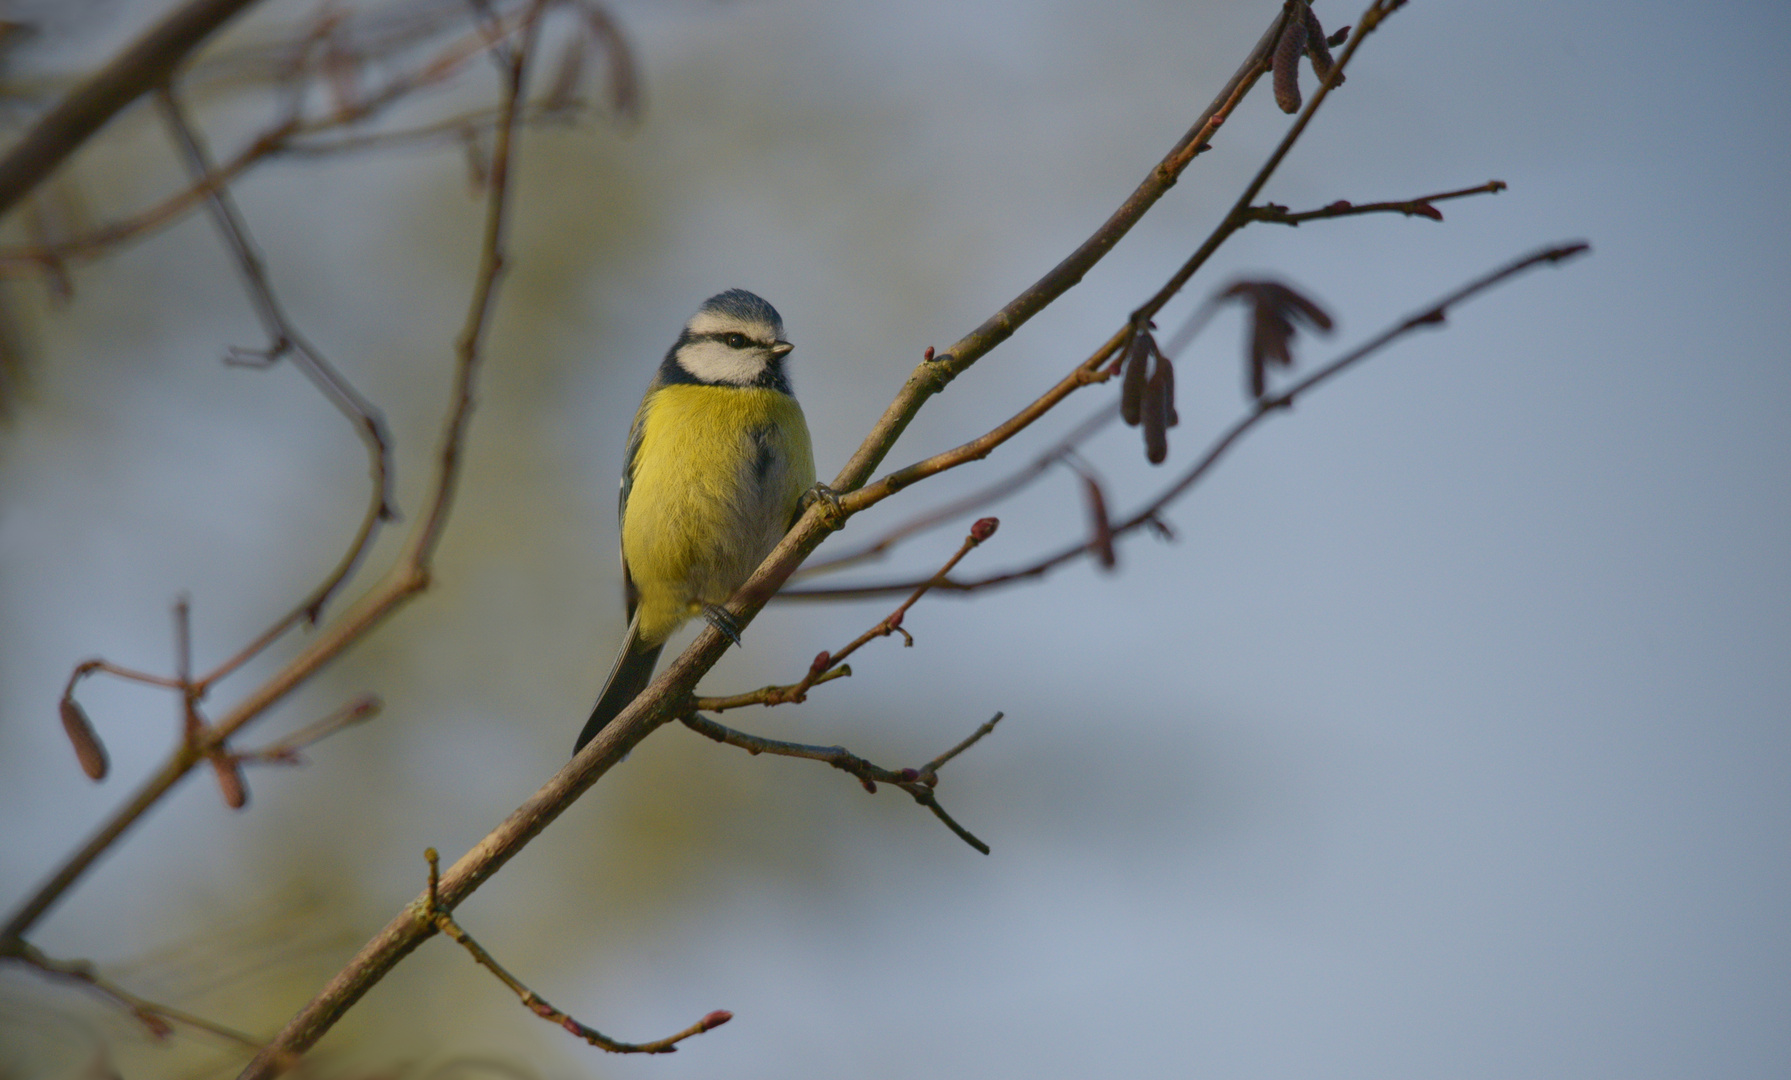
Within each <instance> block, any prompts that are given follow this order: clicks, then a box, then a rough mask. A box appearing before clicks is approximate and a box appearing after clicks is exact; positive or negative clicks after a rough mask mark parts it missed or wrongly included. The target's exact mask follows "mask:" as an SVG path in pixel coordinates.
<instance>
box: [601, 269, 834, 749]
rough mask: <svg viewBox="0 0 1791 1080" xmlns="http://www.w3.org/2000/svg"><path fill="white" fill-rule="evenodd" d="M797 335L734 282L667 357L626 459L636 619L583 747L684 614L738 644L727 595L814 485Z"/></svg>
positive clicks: (624, 517)
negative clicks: (788, 365)
mask: <svg viewBox="0 0 1791 1080" xmlns="http://www.w3.org/2000/svg"><path fill="white" fill-rule="evenodd" d="M792 348H794V346H792V345H791V344H790V343H789V342H788V341H786V340H784V324H783V319H782V317H781V316H779V315H778V313H777V309H776V308H774V307H772V306H771V305H770V304H769V303H767V302H766V301H765V300H763V299H761V298H760V297H758V296H757V295H755V294H753V293H750V292H747V291H746V290H745V289H729V290H727V291H726V292H722V293H717V294H716V295H714V296H711V297H710V298H709V299H707V300H705V301H703V303H702V306H701V307H699V308H697V310H696V314H694V315H692V316H691V317H690V321H688V322H686V323H685V324H684V329H683V332H682V333H680V334H679V335H678V340H677V342H676V343H674V344H673V345H672V347H671V349H670V351H668V352H667V353H666V354H665V359H664V360H663V361H661V362H660V365H659V371H658V373H657V374H656V375H655V376H654V377H653V381H652V383H651V385H649V386H648V387H647V393H646V396H645V397H643V398H642V399H641V403H640V408H639V409H637V410H636V411H635V414H634V422H633V424H632V425H631V426H630V427H629V430H628V449H627V454H626V457H625V460H624V464H623V466H622V497H621V502H620V507H619V516H620V519H621V534H622V545H621V546H622V594H623V601H624V604H625V607H626V610H627V617H628V631H627V635H626V637H625V638H624V640H623V642H622V648H621V651H620V652H619V653H618V654H617V656H616V661H615V665H614V666H613V667H612V668H611V669H610V673H609V679H608V680H607V681H606V682H605V684H604V687H603V692H602V693H601V694H600V695H598V698H597V705H596V707H595V708H593V709H592V710H591V718H590V720H589V721H587V722H586V723H585V726H584V730H582V731H580V732H579V734H578V742H577V743H576V744H575V745H574V746H573V749H572V752H573V754H574V755H575V756H576V755H577V753H578V752H579V751H580V750H582V749H584V746H585V744H586V743H588V742H590V741H591V739H592V738H594V737H595V736H596V735H597V733H598V732H600V731H602V730H603V728H604V726H605V725H607V724H608V723H609V722H610V721H611V720H613V719H615V718H616V716H617V714H619V713H620V712H621V711H622V710H623V709H625V708H627V707H628V704H629V702H631V701H633V700H634V699H635V697H636V696H637V695H638V694H639V693H640V692H641V691H642V690H644V689H646V687H647V684H648V683H649V682H651V681H652V680H653V667H654V665H655V664H656V663H657V662H658V660H659V653H660V650H661V649H663V648H664V647H665V642H666V639H667V638H668V637H670V636H671V635H672V634H673V633H674V632H676V631H677V629H678V628H679V627H681V626H683V625H684V624H685V623H686V622H688V621H689V620H690V619H692V618H694V617H695V616H697V615H702V616H704V617H706V618H707V619H708V620H709V622H710V623H711V624H712V625H714V626H715V627H716V629H718V630H720V631H721V632H722V633H724V634H726V635H727V636H728V637H729V638H730V639H731V640H732V641H733V642H734V643H735V644H736V645H738V644H739V643H740V634H739V628H738V626H736V625H735V622H734V619H733V617H732V616H731V615H730V614H729V613H728V612H727V611H726V610H725V609H723V608H722V607H721V605H722V603H723V602H724V601H726V600H727V599H728V597H730V596H732V595H733V593H734V590H735V589H738V588H739V587H740V585H741V583H743V582H744V581H745V580H746V579H747V578H748V577H749V576H751V574H752V572H753V571H754V570H755V569H757V568H758V565H759V563H760V562H762V561H764V558H765V556H766V555H768V554H770V553H771V549H772V548H774V547H776V546H777V542H778V541H779V540H781V539H782V538H783V535H784V533H786V532H787V531H789V528H790V526H791V524H793V523H794V521H795V520H796V517H797V516H798V515H799V514H800V512H801V510H802V508H803V507H804V506H805V505H806V501H807V497H808V494H809V491H810V489H811V488H815V458H814V451H813V449H812V447H811V445H810V441H809V433H808V422H807V420H806V419H804V417H803V415H802V407H801V406H800V405H798V404H797V403H796V397H795V395H794V394H793V393H792V392H791V390H790V380H789V376H788V374H787V373H786V372H785V370H784V359H785V357H787V356H789V354H790V350H791V349H792ZM817 490H818V489H817Z"/></svg>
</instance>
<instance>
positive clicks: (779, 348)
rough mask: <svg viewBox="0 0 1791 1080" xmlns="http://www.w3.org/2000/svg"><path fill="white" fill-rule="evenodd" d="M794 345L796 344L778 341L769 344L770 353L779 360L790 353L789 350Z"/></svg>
mask: <svg viewBox="0 0 1791 1080" xmlns="http://www.w3.org/2000/svg"><path fill="white" fill-rule="evenodd" d="M795 347H796V346H794V345H792V344H790V343H789V342H787V341H780V342H778V343H777V344H775V345H773V346H771V355H772V356H775V357H777V358H778V359H780V360H781V359H783V358H784V357H786V356H788V355H789V354H790V350H791V349H794V348H795Z"/></svg>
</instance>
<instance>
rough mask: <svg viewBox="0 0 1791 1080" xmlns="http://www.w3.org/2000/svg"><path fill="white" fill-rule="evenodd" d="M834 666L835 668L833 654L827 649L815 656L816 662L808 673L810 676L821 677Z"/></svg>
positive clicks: (810, 665) (810, 666)
mask: <svg viewBox="0 0 1791 1080" xmlns="http://www.w3.org/2000/svg"><path fill="white" fill-rule="evenodd" d="M832 666H833V654H832V653H830V652H828V651H827V650H826V649H822V650H821V651H820V652H818V653H816V654H815V659H814V662H813V663H811V664H809V666H808V673H809V674H810V675H819V674H821V673H822V672H824V671H826V670H827V669H828V668H830V667H832Z"/></svg>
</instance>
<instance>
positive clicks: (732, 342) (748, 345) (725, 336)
mask: <svg viewBox="0 0 1791 1080" xmlns="http://www.w3.org/2000/svg"><path fill="white" fill-rule="evenodd" d="M690 338H691V340H694V341H713V342H717V343H719V344H722V345H726V346H727V347H728V348H730V349H754V348H757V349H769V348H770V347H771V346H770V345H769V344H767V343H765V342H763V341H754V340H753V339H752V338H750V337H747V336H746V335H745V334H742V333H741V332H740V331H738V330H717V331H713V332H711V333H707V334H691V335H690Z"/></svg>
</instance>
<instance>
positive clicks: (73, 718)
mask: <svg viewBox="0 0 1791 1080" xmlns="http://www.w3.org/2000/svg"><path fill="white" fill-rule="evenodd" d="M60 711H61V713H62V730H63V731H64V732H65V733H67V735H68V741H69V742H70V743H72V744H74V748H75V759H76V760H77V761H79V762H80V763H81V771H82V772H84V773H86V774H87V779H89V780H104V779H105V778H106V748H105V747H104V746H103V745H101V743H100V741H99V735H97V734H95V732H94V730H93V725H92V724H91V723H89V722H88V720H87V712H86V710H84V709H82V708H81V705H80V703H79V702H77V701H76V700H75V699H74V698H71V697H65V698H63V699H62V704H61V706H60Z"/></svg>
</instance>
